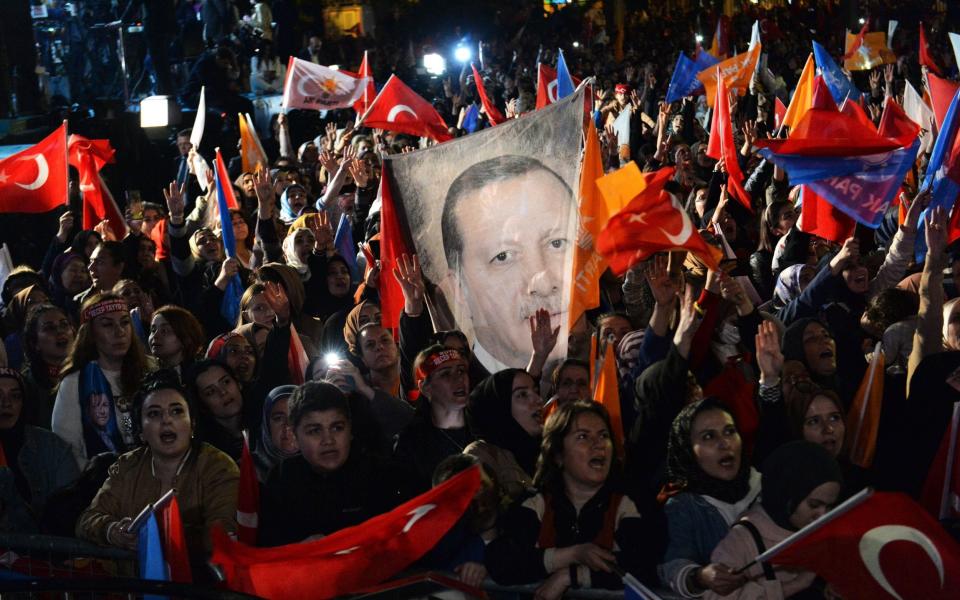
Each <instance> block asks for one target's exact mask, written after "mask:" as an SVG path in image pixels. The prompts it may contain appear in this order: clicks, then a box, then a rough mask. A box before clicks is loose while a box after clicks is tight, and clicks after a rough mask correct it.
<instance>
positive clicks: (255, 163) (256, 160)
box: [237, 114, 270, 173]
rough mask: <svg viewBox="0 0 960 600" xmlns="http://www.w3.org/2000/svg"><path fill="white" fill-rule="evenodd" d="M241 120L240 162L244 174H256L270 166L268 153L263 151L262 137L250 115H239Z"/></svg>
mask: <svg viewBox="0 0 960 600" xmlns="http://www.w3.org/2000/svg"><path fill="white" fill-rule="evenodd" d="M237 117H238V118H239V120H240V160H241V162H242V163H243V172H244V173H254V172H256V171H259V170H260V169H263V168H266V167H268V166H269V165H270V161H269V160H267V153H266V152H265V151H264V150H263V144H261V143H260V137H259V136H257V130H256V128H255V127H254V126H253V120H252V119H251V118H250V115H241V114H238V115H237Z"/></svg>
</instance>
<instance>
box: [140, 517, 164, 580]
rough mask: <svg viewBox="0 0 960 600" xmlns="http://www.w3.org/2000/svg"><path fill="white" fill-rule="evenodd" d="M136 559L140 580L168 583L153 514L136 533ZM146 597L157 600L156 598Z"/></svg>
mask: <svg viewBox="0 0 960 600" xmlns="http://www.w3.org/2000/svg"><path fill="white" fill-rule="evenodd" d="M137 559H138V560H139V562H140V579H151V580H153V581H170V572H169V570H168V569H167V562H166V560H164V558H163V543H162V542H161V541H160V527H159V526H158V525H157V517H156V515H155V514H154V513H153V512H151V513H150V515H149V516H148V517H147V520H146V522H145V523H144V524H143V525H142V526H141V527H140V530H139V532H138V536H137ZM148 597H149V598H158V597H157V596H148Z"/></svg>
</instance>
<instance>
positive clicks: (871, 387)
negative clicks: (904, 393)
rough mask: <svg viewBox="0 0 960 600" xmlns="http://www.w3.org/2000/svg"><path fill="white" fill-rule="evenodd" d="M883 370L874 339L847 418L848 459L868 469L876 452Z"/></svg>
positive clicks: (878, 344) (879, 351) (878, 348)
mask: <svg viewBox="0 0 960 600" xmlns="http://www.w3.org/2000/svg"><path fill="white" fill-rule="evenodd" d="M885 372H886V369H884V357H883V346H882V344H881V343H880V342H877V345H876V346H875V347H874V349H873V358H872V359H871V360H870V366H869V368H868V369H867V372H866V373H865V374H864V376H863V381H861V382H860V388H859V389H857V393H856V395H855V396H854V397H853V404H851V406H850V411H849V412H848V413H847V418H846V423H847V434H846V438H847V439H849V440H852V441H851V442H850V446H849V448H848V450H847V451H848V453H849V457H850V462H851V463H853V464H855V465H857V466H859V467H862V468H864V469H869V468H870V466H871V465H872V464H873V457H874V455H875V454H876V452H877V434H878V433H879V430H880V410H881V408H882V405H883V380H884V375H885Z"/></svg>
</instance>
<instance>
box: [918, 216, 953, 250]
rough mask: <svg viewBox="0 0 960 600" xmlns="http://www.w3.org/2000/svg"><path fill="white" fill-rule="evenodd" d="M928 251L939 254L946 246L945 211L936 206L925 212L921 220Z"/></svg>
mask: <svg viewBox="0 0 960 600" xmlns="http://www.w3.org/2000/svg"><path fill="white" fill-rule="evenodd" d="M923 225H924V227H923V229H924V235H925V236H926V238H927V248H928V252H929V253H931V254H933V255H936V256H939V255H940V254H943V251H944V249H945V248H946V247H947V234H948V231H947V229H948V228H947V211H945V210H943V208H942V207H939V206H938V207H937V208H935V209H933V210H931V211H929V212H927V215H926V217H925V218H924V221H923Z"/></svg>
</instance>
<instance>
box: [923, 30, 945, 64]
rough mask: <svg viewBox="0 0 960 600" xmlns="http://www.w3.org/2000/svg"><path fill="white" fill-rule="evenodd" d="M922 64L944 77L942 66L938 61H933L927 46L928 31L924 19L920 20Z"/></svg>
mask: <svg viewBox="0 0 960 600" xmlns="http://www.w3.org/2000/svg"><path fill="white" fill-rule="evenodd" d="M920 64H921V65H923V66H925V67H926V68H928V69H930V71H931V72H933V73H936V74H937V75H939V76H940V77H943V73H942V72H941V71H940V67H938V66H937V63H935V62H933V57H932V56H930V49H929V48H928V47H927V32H926V31H925V30H924V28H923V21H920Z"/></svg>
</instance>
